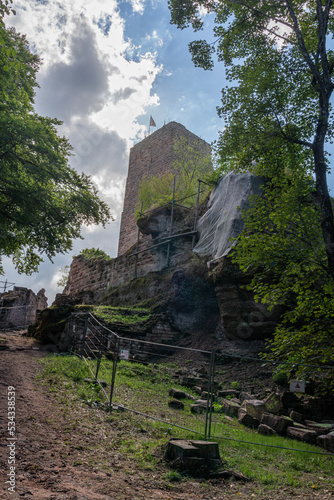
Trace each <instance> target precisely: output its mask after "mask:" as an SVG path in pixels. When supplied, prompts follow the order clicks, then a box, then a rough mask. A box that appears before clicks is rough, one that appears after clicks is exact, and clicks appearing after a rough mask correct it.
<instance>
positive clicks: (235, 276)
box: [209, 256, 281, 340]
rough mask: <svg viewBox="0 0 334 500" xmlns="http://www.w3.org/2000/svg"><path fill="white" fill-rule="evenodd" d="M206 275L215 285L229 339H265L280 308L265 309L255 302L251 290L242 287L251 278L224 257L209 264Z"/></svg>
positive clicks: (270, 331) (221, 315)
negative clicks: (207, 274)
mask: <svg viewBox="0 0 334 500" xmlns="http://www.w3.org/2000/svg"><path fill="white" fill-rule="evenodd" d="M209 277H210V279H211V280H212V281H213V282H214V284H215V292H216V295H217V298H218V304H219V310H220V317H221V324H222V327H223V331H224V333H225V335H226V337H227V338H228V339H231V340H234V339H243V340H254V339H265V338H267V337H270V335H272V333H273V332H274V330H275V328H276V326H277V321H278V320H279V317H280V314H281V310H280V309H279V308H277V307H276V308H274V309H273V310H272V311H270V312H269V311H268V310H267V308H266V307H265V306H264V305H263V304H259V303H257V302H255V300H254V297H253V293H252V292H251V291H249V290H246V289H245V286H246V285H247V284H249V282H250V279H251V277H250V276H247V275H245V274H244V273H241V272H240V270H239V269H238V267H237V266H236V265H235V264H233V263H232V262H231V259H230V257H228V256H225V257H222V258H221V259H218V260H216V261H213V262H211V263H210V268H209Z"/></svg>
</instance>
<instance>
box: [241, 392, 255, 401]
mask: <svg viewBox="0 0 334 500" xmlns="http://www.w3.org/2000/svg"><path fill="white" fill-rule="evenodd" d="M239 399H240V402H241V403H243V402H244V401H249V400H251V399H255V398H254V396H252V395H251V394H248V392H240V394H239Z"/></svg>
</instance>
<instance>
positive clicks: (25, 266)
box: [0, 1, 110, 274]
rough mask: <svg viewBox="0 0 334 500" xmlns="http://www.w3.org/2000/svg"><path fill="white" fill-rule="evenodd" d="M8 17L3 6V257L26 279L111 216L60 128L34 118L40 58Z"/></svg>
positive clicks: (0, 198)
mask: <svg viewBox="0 0 334 500" xmlns="http://www.w3.org/2000/svg"><path fill="white" fill-rule="evenodd" d="M8 13H9V2H8V1H7V2H4V1H1V2H0V41H1V43H0V47H1V49H0V66H1V75H0V162H1V168H0V257H1V256H9V257H11V258H12V259H13V262H14V264H15V266H16V268H17V270H18V271H19V272H20V273H23V272H24V273H27V274H30V273H31V272H33V271H36V270H37V268H38V265H39V264H40V262H41V261H42V257H41V255H43V254H45V255H46V256H47V257H48V258H50V259H52V257H53V256H55V255H56V254H57V253H59V252H61V253H65V252H66V251H68V250H70V249H71V247H72V240H73V239H74V238H78V237H80V228H81V225H82V224H86V225H89V224H99V223H101V224H102V225H105V224H106V223H107V221H108V220H109V219H110V212H109V208H108V206H107V205H106V204H105V203H104V202H102V201H101V200H100V199H99V197H98V194H97V190H96V188H95V186H94V185H93V183H92V181H91V179H90V177H88V176H86V175H84V174H78V173H77V172H76V171H75V170H73V169H72V168H71V167H70V166H69V164H68V159H69V156H70V154H71V146H70V144H69V143H68V141H67V140H66V139H65V138H64V137H59V136H58V135H57V126H58V125H60V124H61V122H59V121H58V120H57V119H52V118H48V117H42V116H39V115H38V114H37V113H35V111H34V89H35V88H36V87H37V82H36V73H37V71H38V68H39V64H40V60H39V58H38V56H36V55H35V54H32V53H31V51H30V50H29V46H28V42H27V41H26V39H25V37H24V36H22V35H20V34H18V33H16V31H15V30H14V29H7V28H6V27H5V25H4V22H3V17H4V15H5V14H8ZM0 264H1V262H0ZM0 272H3V269H2V267H1V265H0Z"/></svg>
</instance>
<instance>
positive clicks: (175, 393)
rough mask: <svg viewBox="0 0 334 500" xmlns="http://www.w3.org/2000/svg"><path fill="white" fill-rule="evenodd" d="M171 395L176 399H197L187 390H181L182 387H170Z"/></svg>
mask: <svg viewBox="0 0 334 500" xmlns="http://www.w3.org/2000/svg"><path fill="white" fill-rule="evenodd" d="M169 395H170V396H171V397H172V398H174V399H192V400H195V399H196V398H195V396H192V395H191V394H188V393H187V392H185V391H181V390H180V389H173V388H171V389H169Z"/></svg>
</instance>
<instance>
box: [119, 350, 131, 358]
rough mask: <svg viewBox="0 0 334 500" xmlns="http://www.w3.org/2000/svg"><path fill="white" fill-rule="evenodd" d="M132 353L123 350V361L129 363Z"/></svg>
mask: <svg viewBox="0 0 334 500" xmlns="http://www.w3.org/2000/svg"><path fill="white" fill-rule="evenodd" d="M129 355H130V352H129V351H128V350H127V349H121V359H125V361H129Z"/></svg>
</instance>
